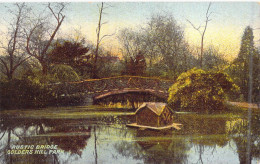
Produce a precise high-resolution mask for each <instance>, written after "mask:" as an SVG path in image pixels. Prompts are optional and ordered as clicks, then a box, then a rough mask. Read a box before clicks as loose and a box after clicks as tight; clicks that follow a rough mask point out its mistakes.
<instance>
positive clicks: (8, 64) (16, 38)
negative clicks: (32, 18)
mask: <svg viewBox="0 0 260 164" xmlns="http://www.w3.org/2000/svg"><path fill="white" fill-rule="evenodd" d="M14 6H15V8H16V9H14V10H11V9H10V10H9V12H10V13H11V14H12V16H13V20H12V22H10V23H9V29H8V35H7V45H3V46H2V47H1V48H2V49H3V50H4V51H3V52H4V53H5V55H3V56H0V63H1V65H2V69H1V72H2V73H3V74H4V75H6V76H7V78H8V80H12V79H13V76H14V73H15V70H16V69H17V68H18V67H19V66H20V65H21V64H22V63H24V62H25V61H26V60H27V59H28V58H29V57H30V56H29V57H28V56H27V55H26V53H25V51H24V47H23V46H24V41H23V35H22V28H23V23H24V21H25V19H26V17H27V13H28V12H29V10H30V8H29V7H27V6H26V4H25V3H15V4H14Z"/></svg>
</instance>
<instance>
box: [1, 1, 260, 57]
mask: <svg viewBox="0 0 260 164" xmlns="http://www.w3.org/2000/svg"><path fill="white" fill-rule="evenodd" d="M98 4H100V3H96V2H95V3H91V2H76V3H73V2H71V3H70V4H69V6H68V8H67V10H66V13H65V15H66V20H65V22H64V23H63V24H62V26H61V29H60V32H59V36H60V37H62V36H65V35H72V36H73V35H75V32H74V31H75V29H76V30H78V31H80V33H81V35H83V36H84V37H86V38H87V39H88V40H90V41H92V42H93V43H95V42H96V32H95V29H96V27H97V23H98V7H97V5H98ZM107 4H109V5H111V6H112V7H109V8H107V9H106V10H105V13H106V14H105V15H103V21H104V22H107V24H105V25H104V26H103V28H102V35H105V34H113V33H115V35H114V36H113V37H109V38H106V39H105V40H103V42H102V45H103V46H104V47H108V48H112V49H113V51H114V52H115V53H116V52H117V49H118V41H117V38H116V36H117V33H118V31H119V30H121V29H123V28H126V27H128V28H133V29H134V28H138V27H140V26H144V25H145V23H146V22H148V19H149V17H150V16H151V15H152V14H158V13H165V12H166V13H170V14H172V15H173V17H174V18H175V20H176V21H177V23H178V24H179V25H181V26H182V27H183V29H184V31H185V38H186V40H187V41H188V42H189V43H190V44H191V45H194V46H199V45H200V44H199V43H200V35H199V33H198V31H196V30H194V29H193V28H192V26H191V25H190V24H189V23H188V22H187V21H186V19H188V20H190V21H191V22H192V23H193V24H194V25H196V26H199V25H200V24H201V25H203V23H204V21H205V14H206V10H207V7H208V4H209V3H208V2H167V3H166V2H128V3H125V2H111V3H107ZM40 5H41V4H40V3H34V4H33V6H34V9H36V10H40V7H39V6H40ZM4 6H10V3H1V4H0V15H1V18H0V21H1V24H0V29H1V30H2V31H3V29H5V24H4V23H2V22H4V21H3V19H5V20H6V19H8V13H7V12H6V8H4ZM210 11H211V12H213V14H212V15H211V19H212V20H211V21H210V22H209V24H208V28H207V31H206V35H205V46H209V45H214V46H216V47H217V48H218V49H219V50H220V51H221V52H222V53H223V54H224V55H225V56H227V57H228V58H234V57H235V56H236V55H237V53H238V51H239V47H240V42H241V37H242V35H243V31H244V29H245V27H246V26H248V25H250V26H251V27H252V28H253V29H256V28H260V3H259V2H213V3H212V5H211V8H210ZM254 36H255V44H256V45H260V43H259V41H258V40H259V39H260V30H254Z"/></svg>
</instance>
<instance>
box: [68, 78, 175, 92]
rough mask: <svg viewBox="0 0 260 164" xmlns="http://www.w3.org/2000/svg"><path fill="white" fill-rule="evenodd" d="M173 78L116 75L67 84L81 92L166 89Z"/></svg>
mask: <svg viewBox="0 0 260 164" xmlns="http://www.w3.org/2000/svg"><path fill="white" fill-rule="evenodd" d="M172 84H173V80H166V79H160V78H156V77H142V76H117V77H109V78H102V79H87V80H83V81H79V82H71V83H69V85H70V86H71V87H73V88H74V89H75V87H76V88H78V89H77V90H79V91H81V92H87V93H98V92H105V91H111V90H121V89H126V88H129V89H153V90H160V91H166V92H167V91H168V89H169V87H170V86H171V85H172Z"/></svg>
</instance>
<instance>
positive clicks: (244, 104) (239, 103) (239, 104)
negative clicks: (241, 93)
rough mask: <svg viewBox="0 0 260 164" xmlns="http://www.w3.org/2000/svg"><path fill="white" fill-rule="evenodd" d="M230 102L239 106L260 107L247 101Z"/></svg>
mask: <svg viewBox="0 0 260 164" xmlns="http://www.w3.org/2000/svg"><path fill="white" fill-rule="evenodd" d="M229 103H230V104H231V105H235V106H239V107H242V108H250V107H251V108H252V109H260V106H258V105H257V104H249V103H247V102H230V101H229Z"/></svg>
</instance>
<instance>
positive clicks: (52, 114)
mask: <svg viewBox="0 0 260 164" xmlns="http://www.w3.org/2000/svg"><path fill="white" fill-rule="evenodd" d="M133 114H134V112H129V110H128V109H112V108H107V107H102V106H94V105H93V106H75V107H50V108H42V109H34V110H4V111H0V115H5V116H9V117H19V118H45V119H79V118H91V117H99V116H111V115H113V116H120V115H133Z"/></svg>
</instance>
